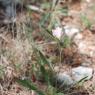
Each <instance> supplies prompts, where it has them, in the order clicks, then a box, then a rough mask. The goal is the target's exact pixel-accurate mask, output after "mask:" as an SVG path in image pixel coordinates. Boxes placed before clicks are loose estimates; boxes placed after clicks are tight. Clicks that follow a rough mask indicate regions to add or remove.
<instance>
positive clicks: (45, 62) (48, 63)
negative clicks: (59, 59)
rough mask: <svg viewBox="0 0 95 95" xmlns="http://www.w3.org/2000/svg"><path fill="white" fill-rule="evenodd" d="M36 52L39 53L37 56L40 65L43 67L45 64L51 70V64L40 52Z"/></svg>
mask: <svg viewBox="0 0 95 95" xmlns="http://www.w3.org/2000/svg"><path fill="white" fill-rule="evenodd" d="M38 52H39V56H40V60H41V62H42V65H43V66H44V65H45V64H47V65H48V66H49V67H50V68H51V69H52V70H53V66H52V64H51V63H50V62H49V61H48V60H47V59H46V58H45V56H44V55H43V54H42V52H40V51H38Z"/></svg>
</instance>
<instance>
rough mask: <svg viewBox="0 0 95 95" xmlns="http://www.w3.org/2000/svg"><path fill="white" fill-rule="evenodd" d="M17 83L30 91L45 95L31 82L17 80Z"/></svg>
mask: <svg viewBox="0 0 95 95" xmlns="http://www.w3.org/2000/svg"><path fill="white" fill-rule="evenodd" d="M17 82H18V83H19V84H21V85H22V86H24V87H27V88H29V89H30V90H34V91H36V92H37V93H38V94H39V95H45V94H44V93H43V92H42V91H40V90H38V88H37V87H36V86H35V85H34V84H32V83H31V81H29V80H21V79H17Z"/></svg>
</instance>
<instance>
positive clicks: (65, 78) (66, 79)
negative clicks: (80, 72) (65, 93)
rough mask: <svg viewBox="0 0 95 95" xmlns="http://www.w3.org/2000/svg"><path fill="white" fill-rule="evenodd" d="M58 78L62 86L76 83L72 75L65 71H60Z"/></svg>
mask: <svg viewBox="0 0 95 95" xmlns="http://www.w3.org/2000/svg"><path fill="white" fill-rule="evenodd" d="M56 78H57V81H58V83H60V84H61V85H62V86H64V85H65V86H70V85H72V84H73V83H74V82H73V80H72V78H71V76H70V75H69V74H66V73H64V72H63V73H62V72H60V73H58V74H57V76H56Z"/></svg>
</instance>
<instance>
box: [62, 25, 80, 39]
mask: <svg viewBox="0 0 95 95" xmlns="http://www.w3.org/2000/svg"><path fill="white" fill-rule="evenodd" d="M64 31H65V33H66V35H67V36H68V37H69V38H72V37H73V36H74V35H75V34H77V33H79V32H80V30H79V29H78V28H76V27H71V26H65V27H64Z"/></svg>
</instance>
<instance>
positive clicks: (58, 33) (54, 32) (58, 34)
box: [52, 27, 63, 40]
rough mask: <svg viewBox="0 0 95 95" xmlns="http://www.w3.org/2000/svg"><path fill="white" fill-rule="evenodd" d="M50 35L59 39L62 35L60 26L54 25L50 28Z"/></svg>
mask: <svg viewBox="0 0 95 95" xmlns="http://www.w3.org/2000/svg"><path fill="white" fill-rule="evenodd" d="M52 35H53V36H55V37H56V38H58V39H59V40H60V39H61V37H62V35H63V31H62V28H61V27H56V28H55V29H53V30H52Z"/></svg>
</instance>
